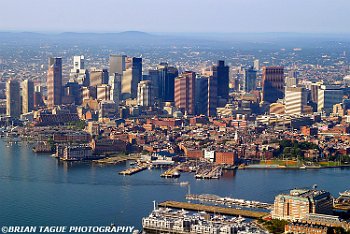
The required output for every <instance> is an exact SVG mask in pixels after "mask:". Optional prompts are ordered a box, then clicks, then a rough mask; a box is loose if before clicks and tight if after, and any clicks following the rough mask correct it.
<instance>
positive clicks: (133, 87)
mask: <svg viewBox="0 0 350 234" xmlns="http://www.w3.org/2000/svg"><path fill="white" fill-rule="evenodd" d="M141 79H142V58H135V57H133V58H127V60H126V65H125V71H124V72H123V77H122V82H121V83H122V90H121V95H122V99H123V100H125V99H128V98H136V97H137V85H138V83H139V82H140V81H141Z"/></svg>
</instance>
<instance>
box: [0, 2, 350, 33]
mask: <svg viewBox="0 0 350 234" xmlns="http://www.w3.org/2000/svg"><path fill="white" fill-rule="evenodd" d="M349 10H350V0H123V1H121V0H0V31H9V30H11V31H13V30H15V31H52V32H62V31H77V32H78V31H88V32H118V31H128V30H139V31H146V32H322V33H323V32H324V33H333V32H337V33H350V25H349V20H350V17H349Z"/></svg>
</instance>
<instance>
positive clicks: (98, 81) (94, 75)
mask: <svg viewBox="0 0 350 234" xmlns="http://www.w3.org/2000/svg"><path fill="white" fill-rule="evenodd" d="M108 79H109V76H108V70H107V69H103V70H98V69H95V70H92V71H90V86H93V87H96V86H98V85H102V84H108Z"/></svg>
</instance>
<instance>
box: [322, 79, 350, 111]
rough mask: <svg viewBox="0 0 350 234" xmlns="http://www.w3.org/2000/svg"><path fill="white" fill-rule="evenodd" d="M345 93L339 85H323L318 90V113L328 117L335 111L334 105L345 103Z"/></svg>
mask: <svg viewBox="0 0 350 234" xmlns="http://www.w3.org/2000/svg"><path fill="white" fill-rule="evenodd" d="M343 95H344V91H343V89H342V88H341V87H340V86H339V85H321V86H320V87H319V89H318V93H317V96H318V103H317V111H318V112H323V111H324V112H325V113H326V114H327V115H328V114H330V113H331V112H332V111H333V105H335V104H338V103H341V102H342V101H343Z"/></svg>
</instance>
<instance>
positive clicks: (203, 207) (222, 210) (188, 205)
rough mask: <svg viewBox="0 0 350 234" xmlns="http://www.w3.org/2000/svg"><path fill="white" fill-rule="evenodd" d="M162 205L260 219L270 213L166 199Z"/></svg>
mask: <svg viewBox="0 0 350 234" xmlns="http://www.w3.org/2000/svg"><path fill="white" fill-rule="evenodd" d="M158 206H160V207H169V208H175V209H184V210H191V211H205V212H208V213H212V214H221V215H231V216H242V217H246V218H252V219H258V218H262V217H264V216H267V215H269V214H270V213H268V212H261V211H251V210H239V209H235V208H225V207H217V206H206V205H201V204H192V203H187V202H177V201H165V202H162V203H160V204H158Z"/></svg>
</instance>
